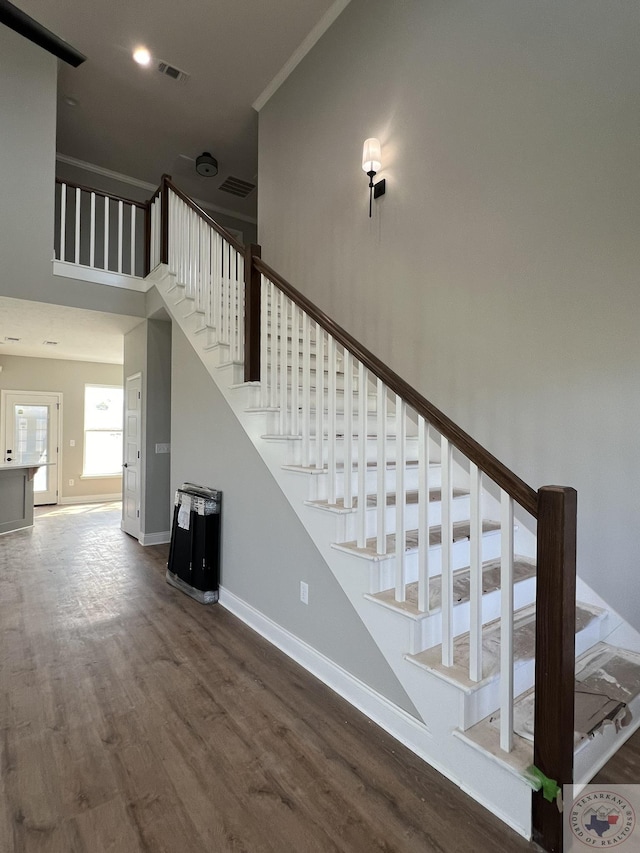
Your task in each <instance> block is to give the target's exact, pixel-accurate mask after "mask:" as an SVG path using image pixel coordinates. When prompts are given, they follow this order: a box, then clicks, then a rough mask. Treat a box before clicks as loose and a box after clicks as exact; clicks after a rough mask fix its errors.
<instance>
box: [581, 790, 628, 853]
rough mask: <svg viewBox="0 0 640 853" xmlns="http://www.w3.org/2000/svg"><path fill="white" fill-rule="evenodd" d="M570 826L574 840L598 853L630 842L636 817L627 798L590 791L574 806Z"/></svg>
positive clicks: (608, 792)
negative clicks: (599, 850) (600, 850)
mask: <svg viewBox="0 0 640 853" xmlns="http://www.w3.org/2000/svg"><path fill="white" fill-rule="evenodd" d="M569 822H570V826H571V831H572V832H573V834H574V836H575V837H576V838H577V839H579V840H580V841H581V842H582V844H583V845H584V846H585V847H588V848H591V849H596V850H597V849H598V848H601V849H602V848H610V847H615V846H616V845H618V844H622V843H623V842H625V841H627V840H628V839H629V837H630V836H631V833H632V832H633V830H634V828H635V825H636V815H635V812H634V810H633V808H632V806H631V803H630V802H629V801H628V800H627V799H626V797H623V796H621V795H620V794H614V793H613V792H611V791H591V792H590V793H588V794H584V796H581V797H578V799H577V800H576V801H575V802H574V804H573V806H572V807H571V812H570V814H569Z"/></svg>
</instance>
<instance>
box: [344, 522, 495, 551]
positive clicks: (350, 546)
mask: <svg viewBox="0 0 640 853" xmlns="http://www.w3.org/2000/svg"><path fill="white" fill-rule="evenodd" d="M470 529H471V525H470V523H469V522H468V521H454V523H453V542H463V541H464V540H465V539H469V534H470ZM499 530H500V522H499V521H491V520H489V519H484V520H483V522H482V532H483V534H484V533H497V532H499ZM441 544H442V529H441V527H440V525H437V526H435V527H430V528H429V547H430V548H437V547H439V546H440V545H441ZM332 547H333V548H337V549H338V550H340V551H347V552H349V553H353V554H357V555H358V556H359V557H365V558H367V559H370V560H388V559H389V558H390V557H393V556H395V550H396V534H395V533H388V534H387V549H386V554H378V540H377V539H376V537H375V536H371V537H369V538H368V539H367V542H366V545H365V547H364V548H359V547H358V543H357V541H355V540H354V541H352V542H340V543H336V544H335V545H332ZM404 549H405V551H407V552H411V551H417V550H418V531H417V530H407V531H406V533H405V547H404Z"/></svg>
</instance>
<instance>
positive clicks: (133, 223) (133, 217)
mask: <svg viewBox="0 0 640 853" xmlns="http://www.w3.org/2000/svg"><path fill="white" fill-rule="evenodd" d="M129 248H130V250H131V273H130V274H131V275H135V274H136V206H135V204H132V205H131V246H130V247H129Z"/></svg>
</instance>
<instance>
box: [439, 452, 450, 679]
mask: <svg viewBox="0 0 640 853" xmlns="http://www.w3.org/2000/svg"><path fill="white" fill-rule="evenodd" d="M451 463H452V447H451V445H450V444H449V441H448V440H447V439H446V438H445V437H444V436H442V438H441V465H442V486H441V488H440V500H441V503H442V521H441V523H440V530H441V546H440V547H441V553H442V567H441V583H442V589H441V593H440V595H441V608H442V665H443V666H453V567H452V555H453V553H452V552H453V547H452V546H453V524H452V521H451Z"/></svg>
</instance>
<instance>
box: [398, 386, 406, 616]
mask: <svg viewBox="0 0 640 853" xmlns="http://www.w3.org/2000/svg"><path fill="white" fill-rule="evenodd" d="M406 437H407V406H406V403H405V401H404V400H403V399H402V397H400V396H399V395H398V394H396V601H405V600H406V598H407V577H406V575H407V572H406V559H407V558H406V541H405V540H406V537H405V522H404V508H405V507H404V505H405V500H406V497H405V486H404V474H405V464H406Z"/></svg>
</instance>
